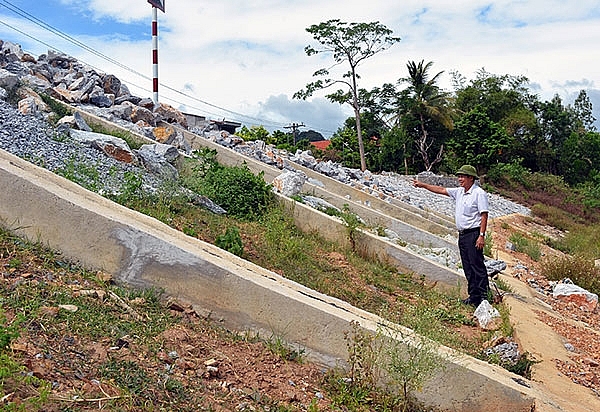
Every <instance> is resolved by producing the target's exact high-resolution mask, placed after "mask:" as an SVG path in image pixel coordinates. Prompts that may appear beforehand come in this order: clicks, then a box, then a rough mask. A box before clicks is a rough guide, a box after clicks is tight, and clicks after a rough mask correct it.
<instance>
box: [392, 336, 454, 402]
mask: <svg viewBox="0 0 600 412" xmlns="http://www.w3.org/2000/svg"><path fill="white" fill-rule="evenodd" d="M382 328H383V330H382V331H381V332H382V334H383V335H385V336H389V339H386V344H385V345H384V347H383V356H384V361H383V363H382V367H383V368H384V370H385V371H386V372H387V374H388V378H389V379H390V383H391V384H392V385H394V386H398V387H399V388H400V390H401V393H402V409H401V410H402V411H403V412H406V411H409V410H410V409H409V408H411V407H413V406H414V405H415V404H416V402H415V399H414V392H415V391H417V390H420V389H421V387H422V386H423V384H424V383H425V382H427V380H429V379H430V378H431V377H433V375H434V373H435V372H436V371H437V370H439V369H441V368H443V364H444V363H443V359H442V357H441V356H440V355H438V353H437V344H436V343H434V342H433V341H431V340H428V339H426V338H418V339H413V338H412V337H410V338H409V337H408V336H407V334H406V333H405V332H403V331H402V330H400V329H395V328H391V327H383V326H382Z"/></svg>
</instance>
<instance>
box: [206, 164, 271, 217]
mask: <svg viewBox="0 0 600 412" xmlns="http://www.w3.org/2000/svg"><path fill="white" fill-rule="evenodd" d="M263 175H264V173H263V172H260V173H259V174H258V175H254V174H253V173H252V172H251V171H250V169H248V166H247V165H246V164H243V165H242V166H231V167H230V166H222V165H218V164H217V165H214V166H213V167H211V168H210V169H209V170H208V171H207V172H206V175H205V176H204V179H202V181H201V182H199V192H200V194H201V195H204V196H206V197H208V198H209V199H211V200H212V201H213V202H215V203H217V204H218V205H219V206H221V207H222V208H224V209H225V210H226V211H227V213H228V214H229V215H230V216H234V217H236V218H238V219H241V220H247V221H254V220H257V219H258V218H260V217H261V216H263V215H264V213H265V212H266V211H267V210H268V208H269V206H270V205H271V204H272V203H273V201H274V196H273V193H272V191H271V185H268V184H266V183H265V181H264V178H263Z"/></svg>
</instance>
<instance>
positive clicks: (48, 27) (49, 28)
mask: <svg viewBox="0 0 600 412" xmlns="http://www.w3.org/2000/svg"><path fill="white" fill-rule="evenodd" d="M0 5H2V6H4V7H6V8H7V9H9V10H10V11H12V12H13V13H15V14H17V15H19V16H21V17H23V18H24V19H26V20H28V21H30V22H32V23H34V24H36V25H38V26H40V27H42V28H43V29H45V30H47V31H49V32H51V33H53V34H54V35H56V36H59V37H61V38H62V39H64V40H66V41H68V42H70V43H72V44H74V45H76V46H77V47H80V48H82V49H83V50H85V51H87V52H89V53H92V54H93V55H95V56H97V57H100V58H101V59H103V60H106V61H108V62H110V63H112V64H114V65H116V66H117V67H120V68H122V69H124V70H126V71H128V72H130V73H132V74H134V75H136V76H139V77H141V78H143V79H145V80H148V81H149V82H150V81H152V79H151V78H150V77H149V76H146V75H144V74H143V73H140V72H138V71H137V70H135V69H132V68H131V67H129V66H127V65H125V64H123V63H121V62H119V61H118V60H115V59H113V58H111V57H110V56H107V55H106V54H104V53H101V52H99V51H97V50H95V49H93V48H92V47H90V46H88V45H87V44H85V43H83V42H82V41H79V40H77V39H76V38H74V37H72V36H70V35H68V34H66V33H64V32H62V31H61V30H59V29H57V28H55V27H53V26H51V25H50V24H48V23H46V22H44V21H43V20H41V19H39V18H37V17H35V16H33V15H32V14H30V13H29V12H27V11H25V10H23V9H21V8H19V7H18V6H15V5H14V4H12V3H11V2H9V1H5V0H0ZM0 23H2V24H4V25H5V26H7V27H9V28H10V29H12V30H14V31H16V32H18V33H20V34H22V35H24V36H26V37H29V38H30V39H32V40H34V41H36V42H39V43H41V44H43V45H45V46H46V47H48V48H50V49H53V50H57V51H58V52H60V53H63V54H65V55H68V53H64V52H62V51H60V50H58V49H57V48H56V47H54V46H52V45H50V44H48V43H46V42H44V41H42V40H40V39H37V38H36V37H34V36H31V35H29V34H27V33H25V32H23V31H22V30H19V29H17V28H16V27H13V26H11V25H10V24H8V23H6V22H4V21H2V20H0ZM83 63H85V64H87V65H88V66H90V67H92V68H94V69H96V70H98V71H102V70H100V69H98V68H96V67H94V66H93V65H91V64H88V63H86V62H85V61H83ZM131 84H132V85H133V86H135V87H137V88H139V89H141V90H144V91H146V92H149V90H148V88H147V87H143V86H139V85H136V84H135V83H133V82H131ZM160 85H161V86H162V87H164V88H165V89H167V90H170V91H172V92H174V93H177V94H179V95H181V96H184V97H186V98H188V99H191V100H193V101H196V102H199V103H201V104H203V105H206V106H209V107H212V108H214V109H218V110H220V111H222V112H225V113H229V114H230V115H233V116H237V117H241V118H243V119H247V120H251V121H256V122H259V123H262V124H263V125H266V126H272V127H285V126H284V123H277V122H272V121H268V120H265V119H260V118H257V117H253V116H249V115H246V114H243V113H238V112H235V111H232V110H229V109H226V108H224V107H220V106H217V105H215V104H212V103H209V102H207V101H204V100H202V99H199V98H197V97H195V96H191V95H189V94H187V93H184V92H182V91H180V90H177V89H175V88H173V87H170V86H169V85H166V84H164V83H160ZM165 99H166V100H170V101H172V102H175V103H177V104H180V105H183V106H187V107H190V108H192V109H195V110H199V111H201V112H208V111H206V110H203V109H200V108H197V107H194V106H191V105H189V104H187V103H184V102H180V101H177V100H175V99H172V98H168V97H165ZM208 113H209V114H212V115H215V114H214V113H210V112H208ZM217 116H218V115H217ZM234 120H239V119H234ZM302 126H304V125H302ZM321 132H325V133H333V132H331V131H328V130H321Z"/></svg>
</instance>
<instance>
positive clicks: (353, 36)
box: [294, 19, 400, 171]
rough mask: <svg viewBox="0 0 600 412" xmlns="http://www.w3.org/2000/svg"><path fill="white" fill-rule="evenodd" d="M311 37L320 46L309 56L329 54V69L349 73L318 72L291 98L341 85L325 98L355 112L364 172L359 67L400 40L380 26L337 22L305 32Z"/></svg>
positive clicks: (309, 48) (320, 25)
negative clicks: (343, 67)
mask: <svg viewBox="0 0 600 412" xmlns="http://www.w3.org/2000/svg"><path fill="white" fill-rule="evenodd" d="M306 31H307V32H309V33H310V34H312V36H313V38H314V39H315V40H316V41H317V42H318V43H319V46H316V47H313V46H311V45H308V46H306V47H305V48H304V51H305V52H306V54H307V55H308V56H313V55H316V54H320V53H330V54H332V56H333V60H334V61H335V64H334V65H333V66H332V67H335V66H338V65H341V64H343V63H347V64H348V66H350V70H349V71H348V72H346V73H344V74H341V75H340V76H339V77H329V76H330V69H331V68H332V67H330V68H322V69H319V70H317V71H316V72H315V73H314V74H313V77H317V78H319V79H318V80H316V81H314V82H311V83H309V84H307V85H306V86H305V88H304V89H303V90H300V91H298V92H296V93H295V94H294V98H296V99H306V98H308V97H310V96H312V94H313V93H314V92H316V91H318V90H322V89H326V88H329V87H332V86H334V85H343V86H344V89H338V90H337V91H336V92H334V93H332V94H329V95H327V96H326V97H327V98H328V99H329V100H330V101H334V102H338V103H340V104H344V103H347V104H350V105H351V106H352V108H353V110H354V118H355V122H356V135H357V139H358V150H359V155H360V168H361V170H363V171H364V170H366V168H367V164H366V160H365V148H364V144H363V138H362V132H361V123H360V112H361V105H360V101H359V96H358V93H359V88H358V79H359V78H360V76H359V75H358V73H357V68H358V66H359V65H360V64H361V63H363V62H364V61H365V60H366V59H368V58H369V57H372V56H373V55H375V54H377V53H379V52H381V51H383V50H386V49H387V48H389V47H391V46H392V45H393V44H395V43H397V42H399V41H400V38H399V37H393V36H392V33H393V32H392V30H390V29H388V28H387V27H386V26H384V25H383V24H381V23H379V22H371V23H346V22H342V21H340V20H338V19H334V20H328V21H327V22H325V23H320V24H318V25H312V26H310V27H309V28H307V29H306Z"/></svg>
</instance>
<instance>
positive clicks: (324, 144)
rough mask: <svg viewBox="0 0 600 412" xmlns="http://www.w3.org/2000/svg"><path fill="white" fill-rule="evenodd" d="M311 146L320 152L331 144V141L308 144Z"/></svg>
mask: <svg viewBox="0 0 600 412" xmlns="http://www.w3.org/2000/svg"><path fill="white" fill-rule="evenodd" d="M310 144H311V145H313V146H314V147H316V148H317V149H320V150H325V149H327V148H328V147H329V145H330V144H331V140H319V141H318V142H310Z"/></svg>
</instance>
